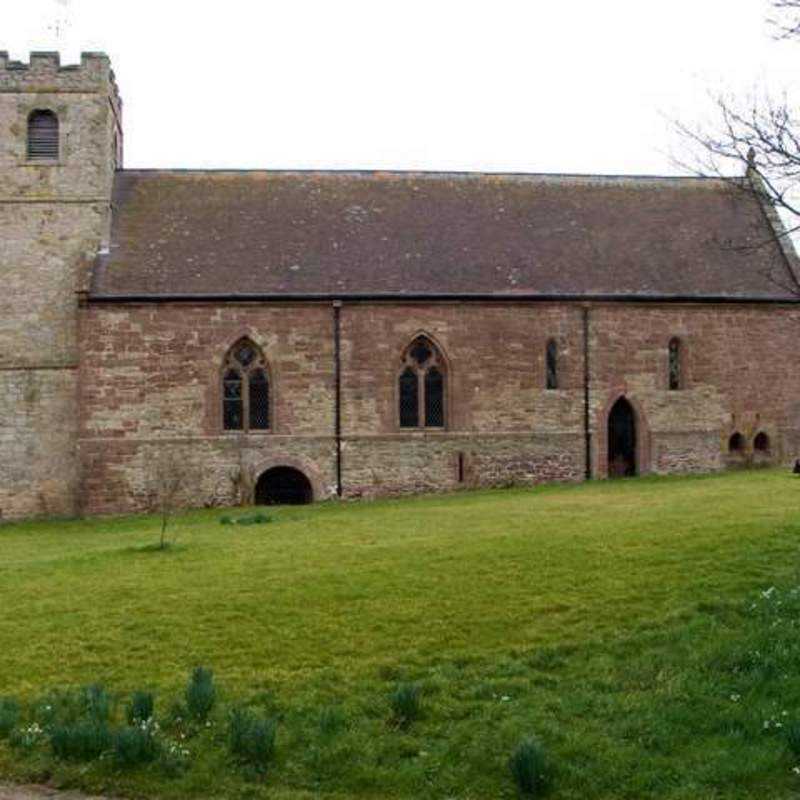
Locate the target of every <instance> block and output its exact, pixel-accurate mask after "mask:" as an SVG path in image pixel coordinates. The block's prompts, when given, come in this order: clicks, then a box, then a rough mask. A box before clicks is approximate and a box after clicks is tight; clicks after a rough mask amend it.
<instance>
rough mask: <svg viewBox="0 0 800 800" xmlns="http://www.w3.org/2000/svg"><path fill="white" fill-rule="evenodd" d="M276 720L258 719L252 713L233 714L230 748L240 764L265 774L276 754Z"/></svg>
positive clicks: (234, 711) (234, 712) (243, 711)
mask: <svg viewBox="0 0 800 800" xmlns="http://www.w3.org/2000/svg"><path fill="white" fill-rule="evenodd" d="M276 727H277V726H276V724H275V720H272V719H266V718H262V717H257V716H256V715H255V714H253V713H252V712H251V711H248V710H246V709H239V708H235V709H234V710H233V711H232V712H231V721H230V732H229V736H228V747H229V750H230V753H231V755H232V756H233V757H234V758H235V759H236V760H237V761H239V763H240V764H242V765H244V766H246V767H250V768H252V769H255V770H256V771H257V772H258V773H260V774H262V775H263V774H264V773H265V772H266V770H267V764H269V762H270V760H271V759H272V756H273V755H274V753H275V733H276Z"/></svg>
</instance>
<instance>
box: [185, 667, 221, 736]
mask: <svg viewBox="0 0 800 800" xmlns="http://www.w3.org/2000/svg"><path fill="white" fill-rule="evenodd" d="M216 699H217V690H216V688H215V687H214V673H213V672H212V671H211V670H210V669H206V667H195V669H194V670H193V671H192V676H191V678H189V685H188V686H187V687H186V708H187V710H188V712H189V715H190V716H191V717H192V718H193V719H195V720H197V721H198V722H205V721H206V719H208V715H209V714H210V713H211V709H212V708H213V707H214V702H215V700H216Z"/></svg>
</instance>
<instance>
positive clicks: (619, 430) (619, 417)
mask: <svg viewBox="0 0 800 800" xmlns="http://www.w3.org/2000/svg"><path fill="white" fill-rule="evenodd" d="M635 474H636V415H635V414H634V411H633V407H632V406H631V404H630V403H629V402H628V401H627V400H626V399H625V398H624V397H620V399H619V400H617V402H616V403H614V406H613V408H612V409H611V413H610V414H609V415H608V476H609V477H610V478H624V477H628V476H631V475H635Z"/></svg>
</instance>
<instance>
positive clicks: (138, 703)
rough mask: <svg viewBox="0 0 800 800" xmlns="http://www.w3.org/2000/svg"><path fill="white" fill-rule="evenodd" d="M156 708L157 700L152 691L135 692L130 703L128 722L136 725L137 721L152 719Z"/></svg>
mask: <svg viewBox="0 0 800 800" xmlns="http://www.w3.org/2000/svg"><path fill="white" fill-rule="evenodd" d="M154 709H155V701H154V699H153V695H152V694H151V693H150V692H134V693H133V694H132V695H131V701H130V703H129V704H128V713H127V717H128V724H129V725H134V724H135V723H137V722H147V720H149V719H152V717H153V711H154Z"/></svg>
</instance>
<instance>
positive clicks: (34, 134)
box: [28, 110, 58, 161]
mask: <svg viewBox="0 0 800 800" xmlns="http://www.w3.org/2000/svg"><path fill="white" fill-rule="evenodd" d="M28 160H29V161H57V160H58V117H57V116H56V115H55V114H54V113H53V112H52V111H47V110H37V111H31V113H30V116H29V117H28Z"/></svg>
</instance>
